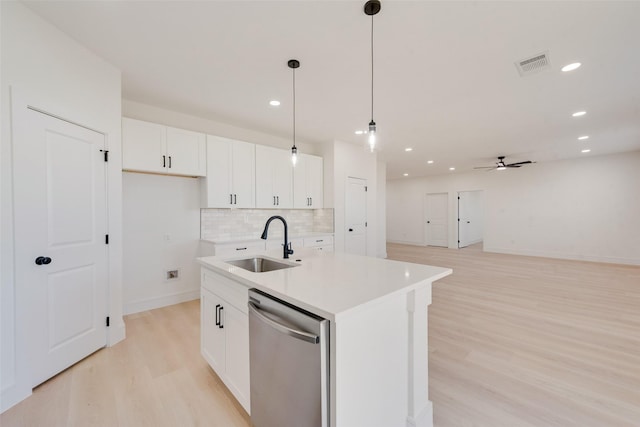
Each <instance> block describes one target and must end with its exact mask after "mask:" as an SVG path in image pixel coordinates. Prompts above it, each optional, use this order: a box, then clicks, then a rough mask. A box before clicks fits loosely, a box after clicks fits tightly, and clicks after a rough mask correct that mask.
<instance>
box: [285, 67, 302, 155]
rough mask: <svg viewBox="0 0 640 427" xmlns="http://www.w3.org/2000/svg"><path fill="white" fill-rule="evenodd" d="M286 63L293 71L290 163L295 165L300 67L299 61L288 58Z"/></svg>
mask: <svg viewBox="0 0 640 427" xmlns="http://www.w3.org/2000/svg"><path fill="white" fill-rule="evenodd" d="M287 65H288V66H289V68H291V70H292V71H293V147H291V163H292V164H293V166H294V167H295V166H296V164H297V163H298V147H296V68H299V67H300V61H298V60H297V59H290V60H289V62H287Z"/></svg>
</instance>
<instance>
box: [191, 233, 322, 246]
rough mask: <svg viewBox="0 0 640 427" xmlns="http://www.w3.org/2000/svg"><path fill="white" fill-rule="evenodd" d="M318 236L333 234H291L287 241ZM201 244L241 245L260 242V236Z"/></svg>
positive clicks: (277, 237)
mask: <svg viewBox="0 0 640 427" xmlns="http://www.w3.org/2000/svg"><path fill="white" fill-rule="evenodd" d="M320 236H333V233H320V232H310V233H303V234H292V235H289V236H288V237H289V240H291V239H304V238H305V237H307V238H308V237H320ZM200 240H201V241H203V242H207V243H214V244H241V243H249V242H261V241H262V239H260V236H256V237H255V238H250V237H248V238H244V239H221V240H207V239H200ZM267 240H282V235H280V236H273V237H268V238H267Z"/></svg>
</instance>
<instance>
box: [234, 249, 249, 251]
mask: <svg viewBox="0 0 640 427" xmlns="http://www.w3.org/2000/svg"><path fill="white" fill-rule="evenodd" d="M246 250H247V248H236V251H246Z"/></svg>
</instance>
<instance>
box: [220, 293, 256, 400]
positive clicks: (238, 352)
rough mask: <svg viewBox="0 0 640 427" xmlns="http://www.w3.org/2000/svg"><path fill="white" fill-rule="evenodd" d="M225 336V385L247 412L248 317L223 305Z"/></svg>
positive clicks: (248, 395)
mask: <svg viewBox="0 0 640 427" xmlns="http://www.w3.org/2000/svg"><path fill="white" fill-rule="evenodd" d="M223 318H224V319H223V322H224V330H225V336H226V378H227V381H226V384H227V385H228V386H229V389H230V390H231V392H232V393H233V395H234V396H235V397H236V398H237V399H238V401H239V402H240V403H241V404H242V406H243V407H244V408H245V409H246V410H247V412H249V408H250V405H249V397H250V389H249V316H248V315H247V314H246V313H243V312H242V311H240V310H238V309H237V308H235V307H234V306H232V305H230V304H225V305H224V310H223Z"/></svg>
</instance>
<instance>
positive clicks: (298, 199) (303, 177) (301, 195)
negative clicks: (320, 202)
mask: <svg viewBox="0 0 640 427" xmlns="http://www.w3.org/2000/svg"><path fill="white" fill-rule="evenodd" d="M308 157H309V156H307V155H306V154H298V164H297V165H296V166H295V167H294V168H293V207H294V208H297V209H310V200H309V192H308V191H307V175H308V171H307V168H308V162H307V158H308Z"/></svg>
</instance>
